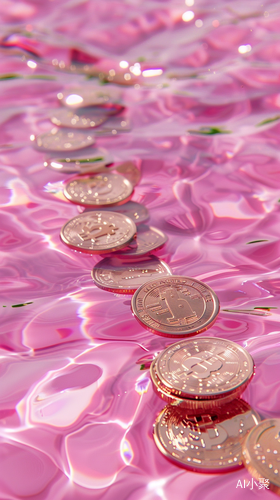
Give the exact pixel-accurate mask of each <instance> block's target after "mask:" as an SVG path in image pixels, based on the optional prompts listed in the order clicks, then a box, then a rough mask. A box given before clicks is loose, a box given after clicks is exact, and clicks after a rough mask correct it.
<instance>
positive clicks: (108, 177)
mask: <svg viewBox="0 0 280 500" xmlns="http://www.w3.org/2000/svg"><path fill="white" fill-rule="evenodd" d="M132 193H133V186H132V185H131V184H130V182H129V181H128V180H127V179H125V177H123V176H121V175H118V174H109V173H108V174H107V172H106V173H104V174H103V173H101V174H99V175H92V176H86V177H77V178H75V179H72V180H70V181H68V182H67V184H66V185H65V188H64V195H65V196H66V198H67V199H68V200H70V201H72V203H77V204H78V205H85V206H87V207H88V206H93V207H98V206H100V207H102V206H106V205H107V206H108V205H120V204H123V203H125V202H126V201H127V200H129V199H130V197H131V196H132Z"/></svg>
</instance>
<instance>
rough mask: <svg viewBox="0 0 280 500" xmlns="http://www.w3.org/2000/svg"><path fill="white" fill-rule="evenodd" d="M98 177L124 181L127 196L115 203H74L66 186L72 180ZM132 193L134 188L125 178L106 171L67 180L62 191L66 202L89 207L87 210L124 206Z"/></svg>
mask: <svg viewBox="0 0 280 500" xmlns="http://www.w3.org/2000/svg"><path fill="white" fill-rule="evenodd" d="M98 175H107V176H108V175H109V176H117V177H118V176H120V177H121V178H122V180H123V181H124V183H128V186H127V187H128V188H129V195H128V196H127V197H126V198H123V199H122V200H120V201H117V202H113V203H101V204H96V203H82V202H81V200H79V201H75V200H74V199H73V198H72V196H71V195H70V194H69V193H68V192H67V186H68V185H69V184H70V182H73V181H74V180H81V179H84V178H86V177H88V178H89V177H97V176H98ZM112 182H113V181H112ZM133 193H134V188H133V186H132V184H131V182H130V181H129V180H128V179H127V178H126V177H124V176H123V175H120V174H113V173H110V172H108V173H107V171H105V172H100V173H98V172H96V173H92V174H88V173H86V174H84V175H78V176H76V175H75V176H74V177H72V178H71V179H68V180H67V182H66V183H65V186H64V189H63V194H64V196H65V198H66V199H67V200H69V201H71V203H73V204H74V205H80V206H81V207H89V208H102V207H103V208H107V207H116V206H119V205H124V204H125V203H127V202H128V201H130V200H131V198H132V196H133ZM107 213H108V212H107Z"/></svg>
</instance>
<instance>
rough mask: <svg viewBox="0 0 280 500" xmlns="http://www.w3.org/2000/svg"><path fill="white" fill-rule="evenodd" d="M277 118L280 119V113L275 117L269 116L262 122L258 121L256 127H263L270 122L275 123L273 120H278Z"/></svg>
mask: <svg viewBox="0 0 280 500" xmlns="http://www.w3.org/2000/svg"><path fill="white" fill-rule="evenodd" d="M277 120H280V115H277V116H275V117H274V118H267V119H266V120H263V121H262V122H260V123H257V125H256V127H261V126H262V125H267V124H268V123H273V122H276V121H277Z"/></svg>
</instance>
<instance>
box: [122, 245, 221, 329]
mask: <svg viewBox="0 0 280 500" xmlns="http://www.w3.org/2000/svg"><path fill="white" fill-rule="evenodd" d="M151 251H152V250H151ZM171 278H184V279H189V280H192V281H195V282H197V283H199V284H202V285H203V286H205V287H206V288H208V290H209V291H210V293H211V295H212V298H213V304H214V307H213V312H212V315H211V317H210V318H209V320H208V321H207V322H206V323H205V324H203V325H202V328H199V330H195V329H194V330H188V331H187V332H184V331H183V332H175V333H173V332H172V331H171V332H170V331H168V330H167V329H166V328H164V329H163V328H161V329H159V330H155V329H153V328H151V327H149V326H148V325H146V323H144V322H142V321H141V319H140V318H139V317H138V315H137V310H136V298H137V295H138V294H139V293H140V292H141V291H142V288H144V287H145V286H146V284H145V283H144V284H143V285H141V286H140V287H139V288H138V289H137V290H136V292H135V294H134V295H133V297H132V299H131V309H132V314H133V316H134V317H135V318H136V320H137V321H138V322H139V323H140V324H141V325H142V326H143V327H144V328H146V330H149V331H150V332H152V333H155V334H156V335H162V336H164V337H175V338H182V337H189V336H194V335H198V334H199V333H202V332H205V330H208V329H209V328H210V327H211V326H212V325H213V324H214V323H215V321H216V319H217V316H218V313H219V310H220V301H219V299H218V296H217V295H216V293H215V292H214V290H212V288H211V287H210V286H209V285H207V284H206V283H204V282H202V281H199V280H197V279H196V278H191V277H190V276H182V275H177V274H173V275H172V276H171ZM162 279H164V278H156V279H155V280H152V281H157V280H162Z"/></svg>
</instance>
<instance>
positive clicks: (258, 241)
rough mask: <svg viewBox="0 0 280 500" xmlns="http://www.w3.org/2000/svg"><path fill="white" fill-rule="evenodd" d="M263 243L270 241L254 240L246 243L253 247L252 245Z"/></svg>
mask: <svg viewBox="0 0 280 500" xmlns="http://www.w3.org/2000/svg"><path fill="white" fill-rule="evenodd" d="M263 241H269V240H254V241H248V243H246V244H247V245H252V243H262V242H263Z"/></svg>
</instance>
